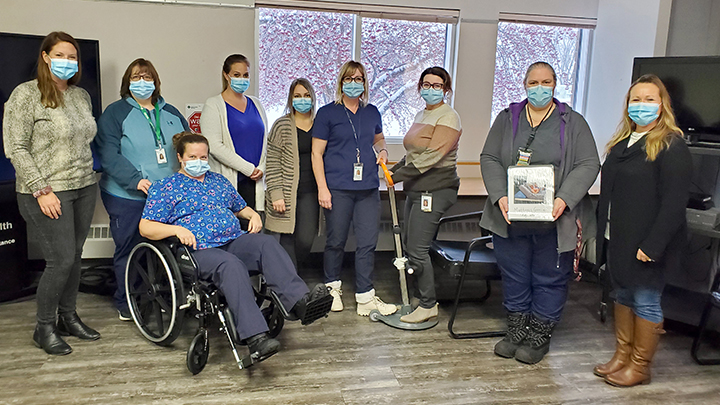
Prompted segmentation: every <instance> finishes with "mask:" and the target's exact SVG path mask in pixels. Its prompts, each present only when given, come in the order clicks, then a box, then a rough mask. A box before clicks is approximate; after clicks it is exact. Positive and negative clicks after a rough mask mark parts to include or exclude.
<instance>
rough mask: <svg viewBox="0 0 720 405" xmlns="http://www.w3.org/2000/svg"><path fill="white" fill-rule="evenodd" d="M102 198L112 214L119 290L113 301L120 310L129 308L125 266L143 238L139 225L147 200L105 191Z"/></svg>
mask: <svg viewBox="0 0 720 405" xmlns="http://www.w3.org/2000/svg"><path fill="white" fill-rule="evenodd" d="M100 198H102V201H103V205H105V210H106V211H107V213H108V215H109V216H110V233H111V234H112V238H113V242H115V253H114V254H113V270H115V279H116V280H117V290H115V295H113V301H114V302H115V307H116V308H117V309H118V310H127V308H128V303H127V298H126V297H125V267H126V266H127V260H128V256H129V255H130V251H131V250H132V249H133V247H135V245H137V244H138V242H140V239H141V237H140V231H139V230H138V225H139V224H140V217H141V216H142V212H143V208H145V201H138V200H130V199H128V198H121V197H116V196H114V195H111V194H108V193H106V192H104V191H102V192H101V193H100Z"/></svg>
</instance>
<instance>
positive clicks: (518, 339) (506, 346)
mask: <svg viewBox="0 0 720 405" xmlns="http://www.w3.org/2000/svg"><path fill="white" fill-rule="evenodd" d="M529 319H530V314H523V313H521V312H510V313H508V315H507V333H506V334H505V337H504V338H503V339H502V340H501V341H499V342H497V344H495V354H497V355H498V356H500V357H505V358H506V359H510V358H513V357H515V352H516V351H517V349H518V347H520V344H522V342H523V341H524V340H525V338H526V337H527V335H528V332H529V330H530V328H529V327H528V320H529Z"/></svg>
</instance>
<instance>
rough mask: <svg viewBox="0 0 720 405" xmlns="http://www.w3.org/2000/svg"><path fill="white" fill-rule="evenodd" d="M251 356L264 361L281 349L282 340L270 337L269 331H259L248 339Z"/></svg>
mask: <svg viewBox="0 0 720 405" xmlns="http://www.w3.org/2000/svg"><path fill="white" fill-rule="evenodd" d="M246 340H247V345H248V349H249V350H250V356H252V357H253V358H254V359H255V361H256V362H257V361H262V360H265V359H267V358H268V357H270V356H272V355H273V354H275V353H277V352H278V351H279V350H280V342H278V341H277V340H275V339H273V338H271V337H269V336H268V335H267V333H264V332H263V333H258V334H257V335H255V336H251V337H249V338H247V339H246Z"/></svg>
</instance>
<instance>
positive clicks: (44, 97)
mask: <svg viewBox="0 0 720 405" xmlns="http://www.w3.org/2000/svg"><path fill="white" fill-rule="evenodd" d="M60 42H67V43H69V44H70V45H72V46H74V47H75V51H77V63H78V71H77V73H75V75H73V77H71V78H69V79H68V81H67V84H68V86H73V85H75V84H77V83H78V82H79V81H80V75H81V74H82V64H81V63H80V47H79V46H78V43H77V41H75V38H73V37H72V36H71V35H70V34H68V33H66V32H63V31H53V32H51V33H49V34H48V35H47V36H46V37H45V39H43V41H42V44H41V45H40V53H39V54H38V60H37V82H38V85H37V86H38V90H40V102H41V103H42V105H43V106H45V107H46V108H58V107H62V106H63V105H65V103H64V101H63V93H62V92H61V91H60V90H58V88H57V86H56V85H55V82H54V81H53V78H52V76H53V75H52V73H51V72H50V67H48V64H47V63H45V59H44V58H43V53H45V54H47V55H50V51H52V49H53V48H54V47H55V45H57V44H58V43H60Z"/></svg>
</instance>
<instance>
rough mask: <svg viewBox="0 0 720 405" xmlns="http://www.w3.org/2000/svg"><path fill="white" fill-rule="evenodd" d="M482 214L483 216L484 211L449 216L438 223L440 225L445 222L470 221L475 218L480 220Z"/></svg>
mask: <svg viewBox="0 0 720 405" xmlns="http://www.w3.org/2000/svg"><path fill="white" fill-rule="evenodd" d="M482 214H483V212H482V211H473V212H466V213H464V214H457V215H448V216H446V217H442V218H440V222H438V225H440V224H443V223H445V222H453V221H462V220H463V219H470V218H475V217H477V218H478V219H480V217H482Z"/></svg>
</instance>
